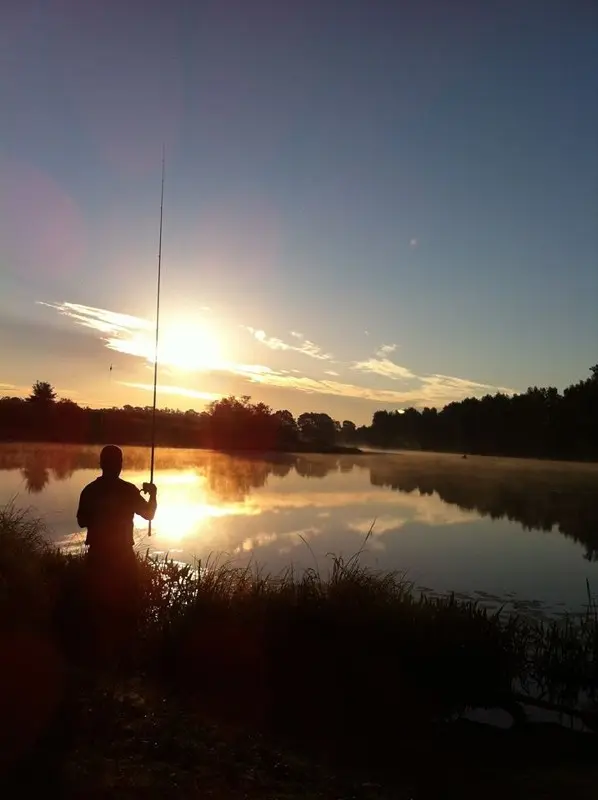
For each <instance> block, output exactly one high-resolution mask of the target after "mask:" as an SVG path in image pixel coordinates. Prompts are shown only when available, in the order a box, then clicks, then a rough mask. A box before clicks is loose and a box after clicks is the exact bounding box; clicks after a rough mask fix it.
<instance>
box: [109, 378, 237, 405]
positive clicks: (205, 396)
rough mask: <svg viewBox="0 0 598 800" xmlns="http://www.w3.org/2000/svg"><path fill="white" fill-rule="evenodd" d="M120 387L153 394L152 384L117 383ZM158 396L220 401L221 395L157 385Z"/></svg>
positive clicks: (180, 387)
mask: <svg viewBox="0 0 598 800" xmlns="http://www.w3.org/2000/svg"><path fill="white" fill-rule="evenodd" d="M119 383H120V385H121V386H128V387H130V388H131V389H143V390H144V391H148V392H153V391H154V385H153V383H131V382H129V381H119ZM158 394H166V395H176V396H179V397H192V398H195V399H197V400H209V401H212V400H220V398H221V397H222V395H221V394H216V393H214V392H200V391H198V390H197V389H187V388H185V387H184V386H164V385H163V384H161V383H159V384H158Z"/></svg>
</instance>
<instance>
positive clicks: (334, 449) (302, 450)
mask: <svg viewBox="0 0 598 800" xmlns="http://www.w3.org/2000/svg"><path fill="white" fill-rule="evenodd" d="M107 444H116V445H118V447H147V448H150V447H151V444H150V443H149V442H130V441H129V442H119V441H110V442H74V441H66V440H64V441H57V440H56V439H35V440H33V439H32V440H28V439H0V445H29V446H36V445H41V446H44V447H46V446H47V447H56V446H59V445H68V446H71V447H104V446H105V445H107ZM156 449H157V450H198V451H210V452H212V453H222V454H223V455H231V456H233V455H237V456H242V455H269V454H274V455H295V454H296V455H321V456H329V455H330V456H338V455H347V456H358V455H371V454H372V453H384V451H383V450H361V449H360V448H359V447H351V446H348V445H340V444H339V445H324V446H319V447H318V446H317V445H311V444H299V445H295V446H294V447H292V448H288V449H282V448H278V449H274V448H264V449H263V450H261V449H256V448H255V447H247V448H242V447H239V448H235V447H232V448H231V447H228V448H227V447H210V446H199V445H193V444H192V445H187V444H162V443H160V442H158V443H156Z"/></svg>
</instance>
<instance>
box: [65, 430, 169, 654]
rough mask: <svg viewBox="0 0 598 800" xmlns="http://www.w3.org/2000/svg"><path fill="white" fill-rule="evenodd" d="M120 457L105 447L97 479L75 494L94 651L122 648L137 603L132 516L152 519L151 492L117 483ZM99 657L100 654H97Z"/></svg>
mask: <svg viewBox="0 0 598 800" xmlns="http://www.w3.org/2000/svg"><path fill="white" fill-rule="evenodd" d="M122 466H123V453H122V450H121V449H120V447H116V445H107V446H106V447H104V448H103V450H102V452H101V454H100V468H101V470H102V474H101V476H100V477H99V478H96V479H95V480H94V481H92V482H91V483H89V484H88V485H87V486H86V487H85V488H84V489H83V491H82V492H81V497H80V499H79V508H78V510H77V522H78V523H79V527H81V528H87V538H86V544H87V546H88V548H89V550H88V552H87V556H86V580H85V587H84V590H85V594H86V596H87V601H88V603H87V617H88V624H89V625H90V629H91V635H92V642H91V645H92V647H93V649H94V650H95V651H98V649H99V650H100V651H101V654H102V655H106V657H109V653H108V651H113V650H114V648H116V649H122V647H123V646H124V644H125V642H126V639H127V637H128V636H130V635H131V634H132V626H133V625H134V623H135V620H136V619H137V613H138V611H139V601H140V588H141V586H140V573H139V570H140V564H139V561H138V559H137V557H136V554H135V551H134V549H133V545H134V541H133V517H134V516H135V514H138V515H139V516H140V517H143V518H144V519H147V520H151V519H153V518H154V515H155V513H156V508H157V488H156V486H155V485H154V484H153V483H144V484H143V492H145V493H146V494H148V495H149V499H148V500H145V499H144V498H143V497H141V494H140V492H139V489H138V488H137V487H136V486H135V485H134V484H132V483H129V482H128V481H124V480H122V478H121V477H120V473H121V470H122ZM97 655H98V656H99V655H100V653H97Z"/></svg>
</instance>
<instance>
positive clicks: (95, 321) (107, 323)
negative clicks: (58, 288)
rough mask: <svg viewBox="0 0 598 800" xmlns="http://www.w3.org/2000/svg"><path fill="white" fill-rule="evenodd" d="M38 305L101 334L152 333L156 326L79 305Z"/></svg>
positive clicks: (126, 316)
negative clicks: (51, 309)
mask: <svg viewBox="0 0 598 800" xmlns="http://www.w3.org/2000/svg"><path fill="white" fill-rule="evenodd" d="M38 305H40V306H46V307H47V308H53V309H55V310H56V311H58V313H59V314H62V315H63V316H65V317H69V318H70V319H73V320H75V322H78V323H79V324H80V325H83V326H84V327H86V328H92V329H93V330H96V331H100V333H112V334H118V333H131V332H132V331H151V330H153V329H154V326H153V324H152V323H151V322H149V320H146V319H142V318H141V317H134V316H132V315H131V314H119V313H118V312H116V311H108V310H107V309H105V308H94V306H84V305H81V304H79V303H44V302H42V301H41V300H40V301H38Z"/></svg>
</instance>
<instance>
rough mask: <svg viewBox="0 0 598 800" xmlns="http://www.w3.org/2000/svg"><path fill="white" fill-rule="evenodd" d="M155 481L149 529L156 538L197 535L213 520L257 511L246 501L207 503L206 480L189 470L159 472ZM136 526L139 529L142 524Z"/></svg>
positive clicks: (251, 513)
mask: <svg viewBox="0 0 598 800" xmlns="http://www.w3.org/2000/svg"><path fill="white" fill-rule="evenodd" d="M140 477H142V476H140ZM156 483H157V484H158V487H159V489H158V510H157V512H156V516H155V517H154V523H153V531H154V534H155V535H156V536H157V537H160V539H167V540H168V541H169V542H179V541H181V540H182V539H185V538H188V537H189V536H192V535H198V534H200V533H201V531H202V529H204V528H205V527H206V524H207V523H209V522H210V521H211V520H213V519H218V518H222V517H230V516H240V515H245V516H246V515H253V514H259V513H260V511H259V509H257V508H255V507H254V506H253V505H250V504H249V503H246V502H240V503H219V502H211V498H210V497H209V496H208V492H207V491H206V486H205V483H206V479H205V478H204V477H203V476H201V475H198V474H196V473H195V472H193V471H191V470H189V471H184V472H179V471H173V472H171V473H169V472H160V473H158V475H157V476H156ZM137 527H138V528H140V529H141V528H142V527H143V526H141V525H137Z"/></svg>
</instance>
